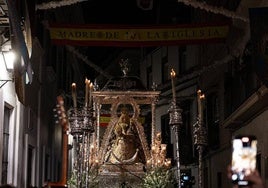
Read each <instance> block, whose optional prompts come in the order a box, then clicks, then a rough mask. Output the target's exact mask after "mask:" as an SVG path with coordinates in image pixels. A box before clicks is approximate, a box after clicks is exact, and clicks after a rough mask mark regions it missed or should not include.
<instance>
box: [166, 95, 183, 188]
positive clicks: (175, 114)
mask: <svg viewBox="0 0 268 188" xmlns="http://www.w3.org/2000/svg"><path fill="white" fill-rule="evenodd" d="M181 112H182V109H181V108H179V107H178V106H177V104H176V100H175V99H174V98H173V100H172V102H171V106H170V108H169V125H170V126H171V128H172V130H173V133H174V138H175V147H176V163H177V169H176V171H177V183H178V187H179V188H180V187H181V181H180V176H181V173H180V148H179V130H180V126H181V125H182V118H181Z"/></svg>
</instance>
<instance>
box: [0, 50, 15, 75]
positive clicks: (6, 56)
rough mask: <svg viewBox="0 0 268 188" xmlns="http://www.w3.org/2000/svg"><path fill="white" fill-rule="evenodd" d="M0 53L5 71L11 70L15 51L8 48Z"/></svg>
mask: <svg viewBox="0 0 268 188" xmlns="http://www.w3.org/2000/svg"><path fill="white" fill-rule="evenodd" d="M1 54H2V57H3V61H4V63H5V66H6V69H7V71H8V72H11V71H12V70H13V69H14V61H15V53H14V52H13V51H11V50H10V51H2V52H1Z"/></svg>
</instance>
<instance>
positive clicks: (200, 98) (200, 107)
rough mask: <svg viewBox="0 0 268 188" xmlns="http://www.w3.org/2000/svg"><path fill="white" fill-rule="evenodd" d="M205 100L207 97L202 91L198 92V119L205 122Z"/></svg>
mask: <svg viewBox="0 0 268 188" xmlns="http://www.w3.org/2000/svg"><path fill="white" fill-rule="evenodd" d="M204 99H205V95H204V94H202V92H201V90H198V91H197V106H198V117H199V120H200V121H201V122H202V121H203V104H202V101H203V100H204Z"/></svg>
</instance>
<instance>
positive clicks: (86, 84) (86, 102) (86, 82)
mask: <svg viewBox="0 0 268 188" xmlns="http://www.w3.org/2000/svg"><path fill="white" fill-rule="evenodd" d="M88 81H89V80H88V79H87V78H86V80H85V86H86V88H85V90H86V92H85V107H87V105H88Z"/></svg>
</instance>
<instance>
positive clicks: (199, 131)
mask: <svg viewBox="0 0 268 188" xmlns="http://www.w3.org/2000/svg"><path fill="white" fill-rule="evenodd" d="M197 97H198V98H197V101H198V117H197V122H196V123H195V124H194V145H195V146H197V147H196V148H197V150H198V187H199V188H202V187H203V181H202V180H203V171H202V169H203V162H202V157H203V156H202V155H203V151H204V148H205V146H207V130H206V128H205V126H204V125H203V105H202V101H203V100H204V99H205V95H204V94H202V93H201V90H198V91H197Z"/></svg>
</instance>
